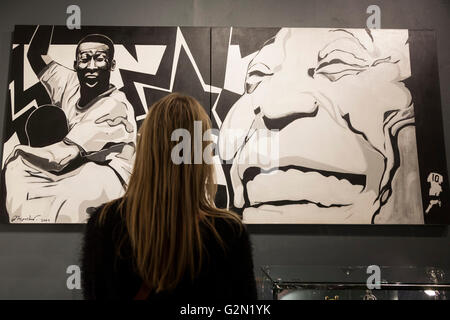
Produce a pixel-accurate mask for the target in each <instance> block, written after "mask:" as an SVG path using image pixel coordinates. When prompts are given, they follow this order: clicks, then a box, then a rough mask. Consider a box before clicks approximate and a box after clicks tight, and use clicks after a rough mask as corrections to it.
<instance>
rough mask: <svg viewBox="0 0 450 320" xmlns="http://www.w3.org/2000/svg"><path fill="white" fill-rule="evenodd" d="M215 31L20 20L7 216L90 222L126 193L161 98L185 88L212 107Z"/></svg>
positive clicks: (8, 139)
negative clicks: (142, 127)
mask: <svg viewBox="0 0 450 320" xmlns="http://www.w3.org/2000/svg"><path fill="white" fill-rule="evenodd" d="M209 36H210V31H209V29H208V28H177V27H163V28H115V27H83V29H82V30H73V31H71V30H68V29H67V28H65V27H53V26H18V27H16V30H15V33H14V37H13V48H12V56H11V59H12V63H11V77H10V82H9V88H8V89H9V97H8V98H9V99H8V102H7V112H6V119H5V133H4V144H3V163H2V169H3V170H2V176H3V179H2V196H3V199H4V201H3V202H2V203H3V206H2V219H3V220H4V221H5V222H9V223H83V222H85V221H86V219H87V217H88V215H89V212H90V211H91V210H92V209H93V208H95V207H97V206H99V205H101V204H102V203H105V202H107V201H110V200H113V199H116V198H118V197H120V196H121V195H122V194H123V192H124V190H125V188H126V186H127V182H128V179H129V177H130V173H131V170H132V165H133V160H134V154H135V144H136V134H137V129H138V126H139V123H140V122H141V121H142V119H144V118H145V116H146V113H147V111H148V108H149V106H151V104H152V103H153V102H155V101H156V100H158V99H159V98H160V97H162V96H164V95H166V94H167V93H170V92H172V91H178V92H184V93H186V94H190V95H193V96H195V97H197V99H199V100H200V101H201V103H202V105H203V106H205V108H206V109H207V111H208V113H209V99H210V93H209V89H210V87H209V86H208V85H206V83H207V82H208V81H209V76H210V71H209V59H208V57H209V52H210V48H209V45H210V41H209ZM190 47H192V48H194V49H193V50H192V51H191V50H190ZM194 55H195V57H194Z"/></svg>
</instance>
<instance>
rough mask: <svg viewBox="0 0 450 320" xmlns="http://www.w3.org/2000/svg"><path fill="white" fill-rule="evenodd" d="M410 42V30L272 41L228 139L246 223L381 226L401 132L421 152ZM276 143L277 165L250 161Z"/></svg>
mask: <svg viewBox="0 0 450 320" xmlns="http://www.w3.org/2000/svg"><path fill="white" fill-rule="evenodd" d="M407 40H408V31H407V30H372V31H369V30H364V29H281V30H280V31H279V32H278V33H277V35H276V36H275V37H274V38H273V39H270V40H268V41H267V42H266V43H265V45H264V46H263V47H262V48H261V50H260V51H259V52H258V53H257V54H256V55H255V56H254V58H253V59H252V60H251V61H250V63H249V65H248V69H247V75H246V80H245V93H244V94H243V95H242V97H241V98H240V99H239V100H238V101H237V102H236V103H235V104H234V105H233V107H232V108H231V109H230V111H229V112H228V114H227V117H226V119H225V121H224V122H223V124H222V127H221V133H220V137H219V153H220V156H221V158H222V160H226V161H232V167H231V171H230V177H231V183H232V186H231V188H232V191H233V192H232V193H233V195H234V197H233V199H232V202H233V203H232V205H233V206H234V207H235V208H239V209H242V210H243V211H242V212H243V218H244V220H245V221H246V222H248V223H265V222H269V221H270V222H275V223H372V222H373V218H374V217H375V215H377V214H378V213H379V211H380V210H381V208H382V207H383V206H384V205H386V204H387V203H388V201H390V199H391V198H392V197H391V195H392V194H393V190H392V179H393V177H394V176H395V173H396V171H397V169H398V168H399V166H401V164H400V163H399V159H398V145H397V137H398V136H399V132H400V130H404V129H406V128H408V129H407V130H411V129H412V130H413V131H412V133H411V134H409V135H408V139H409V140H410V141H409V140H408V143H409V142H411V143H414V146H415V141H413V140H414V139H415V138H414V137H415V136H414V126H412V125H413V124H414V112H413V105H412V98H411V94H410V92H409V90H408V89H407V88H406V87H405V85H404V83H403V80H405V79H407V78H408V77H410V75H411V71H410V59H409V46H408V43H407ZM229 130H230V131H229ZM233 130H234V131H235V130H240V131H239V132H243V133H242V134H229V132H231V131H233ZM258 132H259V133H262V134H258ZM405 132H406V131H405ZM268 138H270V139H269V140H271V141H277V146H276V164H274V163H275V162H273V161H269V162H263V161H256V162H255V161H253V160H252V161H250V159H255V157H254V153H255V152H256V153H261V155H263V158H264V154H263V153H264V152H268V151H261V150H258V148H256V149H255V146H257V145H260V143H261V141H260V140H261V139H266V140H267V139H268ZM274 148H275V147H274V146H272V148H269V149H266V150H272V151H271V152H272V154H266V155H265V156H266V157H265V158H272V159H273V154H274V153H273V152H274ZM255 150H256V151H255ZM257 158H258V157H257ZM258 159H261V157H259V158H258ZM416 161H417V160H416Z"/></svg>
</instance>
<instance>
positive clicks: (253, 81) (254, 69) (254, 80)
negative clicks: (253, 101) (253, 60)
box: [245, 63, 273, 94]
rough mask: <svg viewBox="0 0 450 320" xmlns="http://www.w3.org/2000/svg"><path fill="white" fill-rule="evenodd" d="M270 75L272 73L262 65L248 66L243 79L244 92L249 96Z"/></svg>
mask: <svg viewBox="0 0 450 320" xmlns="http://www.w3.org/2000/svg"><path fill="white" fill-rule="evenodd" d="M272 75H273V72H271V70H270V69H269V67H268V66H266V65H265V64H263V63H258V64H254V65H252V66H250V67H249V68H248V71H247V77H246V79H245V92H246V93H248V94H251V93H252V92H253V91H255V89H256V88H257V87H258V85H259V84H260V83H261V82H262V81H263V80H264V79H265V78H266V77H270V76H272Z"/></svg>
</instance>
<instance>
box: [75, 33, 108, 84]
mask: <svg viewBox="0 0 450 320" xmlns="http://www.w3.org/2000/svg"><path fill="white" fill-rule="evenodd" d="M76 58H77V59H76V61H75V69H76V71H77V73H78V79H79V80H80V83H81V84H83V85H85V86H87V87H89V88H95V87H97V86H99V85H100V86H104V85H105V83H106V84H109V76H110V71H111V61H110V58H109V48H108V46H107V45H106V44H103V43H99V42H83V43H81V44H80V46H79V48H78V51H77V57H76Z"/></svg>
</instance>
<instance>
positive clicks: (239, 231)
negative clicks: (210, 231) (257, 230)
mask: <svg viewBox="0 0 450 320" xmlns="http://www.w3.org/2000/svg"><path fill="white" fill-rule="evenodd" d="M213 225H214V228H215V229H216V231H217V233H218V234H219V236H220V237H221V238H222V240H223V241H224V242H226V243H228V244H233V243H239V242H242V241H247V239H248V233H247V228H246V226H245V224H243V223H242V221H240V220H238V219H233V218H230V217H226V216H223V217H220V216H219V217H214V222H213Z"/></svg>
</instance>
